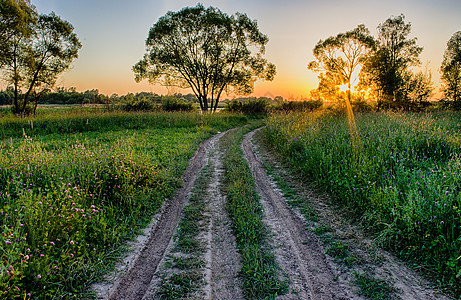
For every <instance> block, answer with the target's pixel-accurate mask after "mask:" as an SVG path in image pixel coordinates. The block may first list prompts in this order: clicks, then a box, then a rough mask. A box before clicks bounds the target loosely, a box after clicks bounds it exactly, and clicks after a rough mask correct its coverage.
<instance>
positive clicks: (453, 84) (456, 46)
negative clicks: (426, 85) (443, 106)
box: [440, 31, 461, 109]
mask: <svg viewBox="0 0 461 300" xmlns="http://www.w3.org/2000/svg"><path fill="white" fill-rule="evenodd" d="M440 71H441V73H442V81H443V83H444V89H443V91H444V94H445V98H446V99H447V100H451V101H453V104H454V106H455V107H456V108H458V109H461V31H458V32H456V33H455V34H453V36H452V37H451V38H450V40H449V41H448V43H447V49H446V50H445V54H444V55H443V61H442V66H441V68H440Z"/></svg>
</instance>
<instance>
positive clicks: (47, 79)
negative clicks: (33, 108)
mask: <svg viewBox="0 0 461 300" xmlns="http://www.w3.org/2000/svg"><path fill="white" fill-rule="evenodd" d="M33 29H34V30H33V39H32V40H31V41H30V43H29V45H28V47H27V56H26V62H25V71H24V73H25V83H26V86H27V90H26V93H25V95H24V101H23V104H22V110H21V113H22V114H24V113H25V112H26V106H27V104H28V102H29V97H30V96H31V93H34V92H35V93H37V94H41V91H34V90H35V89H42V90H46V89H49V88H51V87H52V86H54V84H55V83H56V79H57V77H58V75H59V74H61V73H62V72H64V71H65V70H66V69H67V68H69V66H70V64H71V63H72V61H73V60H74V59H75V58H77V57H78V51H79V50H80V48H81V47H82V44H81V43H80V41H79V40H78V38H77V35H76V34H75V33H74V32H73V30H74V27H73V26H72V25H71V24H70V23H69V22H67V21H64V20H62V19H61V18H60V17H59V16H57V15H55V14H54V13H53V12H52V13H51V14H49V15H40V17H39V19H38V21H37V23H36V24H35V26H34V28H33Z"/></svg>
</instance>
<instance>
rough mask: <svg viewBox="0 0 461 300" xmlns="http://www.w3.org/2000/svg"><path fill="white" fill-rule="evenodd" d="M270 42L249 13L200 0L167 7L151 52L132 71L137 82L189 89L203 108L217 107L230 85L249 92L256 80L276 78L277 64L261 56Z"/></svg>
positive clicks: (153, 33) (149, 40)
mask: <svg viewBox="0 0 461 300" xmlns="http://www.w3.org/2000/svg"><path fill="white" fill-rule="evenodd" d="M267 42H268V38H267V36H266V35H264V34H262V33H261V32H260V31H259V30H258V26H257V23H256V21H254V20H250V19H249V18H248V17H247V15H246V14H241V13H236V14H235V15H232V16H229V15H227V14H225V13H223V12H221V11H220V10H219V9H217V8H214V7H209V8H207V9H205V8H204V7H203V6H202V5H200V4H199V5H197V6H196V7H187V8H184V9H182V10H181V11H179V12H168V13H167V14H166V15H165V16H163V17H161V18H160V19H159V21H158V22H157V23H156V24H154V26H153V27H152V28H151V29H150V31H149V35H148V38H147V41H146V47H147V54H145V55H144V58H143V59H142V60H141V61H139V62H138V63H137V64H136V65H134V67H133V71H134V73H135V79H136V81H137V82H139V81H141V80H143V79H148V80H149V82H151V83H160V84H163V85H166V86H177V87H180V88H191V89H192V91H193V92H194V94H195V95H196V96H197V98H198V100H199V103H200V107H201V109H202V110H203V111H207V110H208V109H209V108H210V109H214V110H216V108H217V106H218V102H219V99H220V97H221V95H222V93H223V92H225V91H227V89H229V88H232V89H233V91H234V92H236V93H240V94H248V93H251V92H252V91H253V88H254V83H255V81H256V80H257V79H265V80H272V79H273V78H274V76H275V66H274V65H273V64H271V63H268V62H267V60H266V59H264V58H263V57H262V55H263V54H264V52H265V45H266V44H267ZM252 50H253V51H255V53H253V51H252Z"/></svg>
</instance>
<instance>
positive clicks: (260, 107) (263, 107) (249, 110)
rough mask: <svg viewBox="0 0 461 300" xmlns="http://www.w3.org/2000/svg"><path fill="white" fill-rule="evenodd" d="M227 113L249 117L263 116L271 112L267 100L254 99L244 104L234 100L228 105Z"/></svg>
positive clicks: (226, 107)
mask: <svg viewBox="0 0 461 300" xmlns="http://www.w3.org/2000/svg"><path fill="white" fill-rule="evenodd" d="M224 109H225V110H226V111H229V112H233V113H243V114H247V115H263V114H267V112H268V110H269V103H268V102H267V100H266V99H263V98H259V99H252V100H248V101H247V102H242V101H239V100H232V101H230V102H229V103H227V104H226V106H225V108H224Z"/></svg>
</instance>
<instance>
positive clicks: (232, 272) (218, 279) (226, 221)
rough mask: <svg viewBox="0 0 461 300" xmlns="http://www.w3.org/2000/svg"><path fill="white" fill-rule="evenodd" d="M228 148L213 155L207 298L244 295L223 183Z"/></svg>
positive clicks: (234, 297)
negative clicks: (224, 160)
mask: <svg viewBox="0 0 461 300" xmlns="http://www.w3.org/2000/svg"><path fill="white" fill-rule="evenodd" d="M223 156H224V152H223V150H222V149H221V148H220V147H217V149H216V153H215V155H213V156H212V157H211V158H210V159H211V163H212V165H213V166H214V172H213V179H212V181H211V184H210V186H209V189H208V193H209V199H210V201H209V203H208V207H209V215H210V224H209V228H208V236H207V246H208V247H207V250H208V251H207V254H206V262H207V266H206V271H207V272H206V279H207V281H206V282H207V285H206V287H205V291H206V292H205V299H243V294H242V290H241V289H240V286H241V284H240V280H239V277H238V272H239V270H240V268H241V263H240V257H239V255H238V253H237V242H236V240H235V237H234V235H233V233H232V228H231V220H230V218H229V215H228V214H227V211H226V201H227V200H226V197H225V196H224V194H223V192H222V190H221V185H222V181H223V179H224V169H223Z"/></svg>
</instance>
